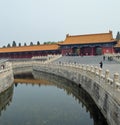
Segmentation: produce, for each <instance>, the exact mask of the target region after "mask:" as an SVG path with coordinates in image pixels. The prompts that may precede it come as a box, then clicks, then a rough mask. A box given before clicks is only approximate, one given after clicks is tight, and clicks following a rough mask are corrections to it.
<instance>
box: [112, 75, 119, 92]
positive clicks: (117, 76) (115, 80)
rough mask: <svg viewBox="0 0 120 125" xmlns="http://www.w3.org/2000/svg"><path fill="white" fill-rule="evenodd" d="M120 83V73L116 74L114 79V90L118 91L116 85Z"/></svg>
mask: <svg viewBox="0 0 120 125" xmlns="http://www.w3.org/2000/svg"><path fill="white" fill-rule="evenodd" d="M118 82H119V73H115V74H114V78H113V88H114V90H115V91H116V89H117V85H116V83H118Z"/></svg>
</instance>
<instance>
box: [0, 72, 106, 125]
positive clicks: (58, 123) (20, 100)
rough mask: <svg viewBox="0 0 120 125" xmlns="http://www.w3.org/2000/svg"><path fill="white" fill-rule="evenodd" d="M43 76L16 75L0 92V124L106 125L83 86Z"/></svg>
mask: <svg viewBox="0 0 120 125" xmlns="http://www.w3.org/2000/svg"><path fill="white" fill-rule="evenodd" d="M34 74H37V73H34ZM39 75H41V74H39ZM44 76H45V77H38V76H37V75H36V76H35V79H34V78H33V76H32V75H30V74H29V75H25V74H24V75H17V76H15V84H14V85H13V86H12V87H11V88H9V89H8V90H7V91H5V92H4V93H1V94H0V125H107V123H106V120H105V119H104V117H103V116H102V114H101V113H100V111H99V110H98V108H97V107H96V105H95V104H94V102H93V100H92V99H91V98H90V97H89V95H88V94H87V93H86V92H85V91H84V90H83V89H82V88H79V87H78V86H76V85H75V84H74V83H72V82H70V81H67V80H65V79H61V78H58V77H55V76H46V75H44Z"/></svg>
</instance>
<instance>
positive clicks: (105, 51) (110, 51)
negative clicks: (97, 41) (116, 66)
mask: <svg viewBox="0 0 120 125" xmlns="http://www.w3.org/2000/svg"><path fill="white" fill-rule="evenodd" d="M102 53H103V54H105V53H114V48H113V47H103V48H102Z"/></svg>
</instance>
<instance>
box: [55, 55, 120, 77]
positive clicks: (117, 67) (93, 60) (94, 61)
mask: <svg viewBox="0 0 120 125" xmlns="http://www.w3.org/2000/svg"><path fill="white" fill-rule="evenodd" d="M100 61H103V56H84V57H81V56H63V57H61V58H59V59H58V60H56V61H54V62H69V63H80V64H88V65H93V66H98V67H99V66H100V64H99V63H100ZM106 69H108V70H109V71H110V76H111V77H113V74H114V73H116V72H118V73H119V74H120V64H119V63H117V62H115V61H108V59H107V58H106V59H105V61H103V72H105V70H106Z"/></svg>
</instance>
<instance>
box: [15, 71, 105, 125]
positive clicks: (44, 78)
mask: <svg viewBox="0 0 120 125" xmlns="http://www.w3.org/2000/svg"><path fill="white" fill-rule="evenodd" d="M32 74H33V75H31V74H29V75H28V74H27V75H25V74H24V75H23V76H22V75H16V76H15V83H16V84H15V86H19V84H17V83H20V84H23V83H24V84H26V85H29V84H31V85H32V86H34V85H37V86H39V87H41V85H44V86H48V85H49V86H56V87H57V88H59V89H62V90H64V91H65V92H66V93H67V95H71V96H72V97H73V98H74V99H75V100H76V101H77V102H78V103H79V104H81V106H82V108H83V109H84V108H85V109H86V112H88V113H89V115H90V118H91V119H93V123H92V122H90V123H88V124H89V125H107V123H106V120H105V119H104V117H103V115H102V114H101V113H100V111H99V110H98V108H97V107H96V105H95V103H94V102H93V100H92V99H91V98H90V96H89V95H88V94H87V93H86V92H85V91H84V90H83V89H82V88H79V87H78V86H77V85H76V84H74V83H73V82H71V81H68V80H66V79H63V78H60V77H57V76H54V75H50V74H46V73H42V72H41V73H39V72H35V71H34V72H33V73H32ZM23 77H24V79H23ZM53 103H54V102H53ZM48 110H49V109H48ZM55 110H57V109H55ZM71 110H72V109H71ZM73 112H74V110H73ZM43 114H44V113H43ZM73 114H74V113H73ZM74 115H75V114H74ZM76 117H77V116H76ZM67 119H68V117H67ZM84 120H86V118H84ZM44 124H47V123H46V122H45V123H44ZM57 124H58V123H57ZM69 124H70V123H69ZM71 124H72V123H71ZM78 124H81V123H78Z"/></svg>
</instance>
